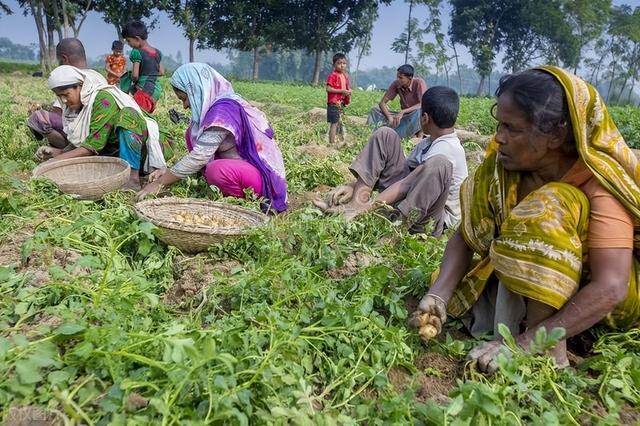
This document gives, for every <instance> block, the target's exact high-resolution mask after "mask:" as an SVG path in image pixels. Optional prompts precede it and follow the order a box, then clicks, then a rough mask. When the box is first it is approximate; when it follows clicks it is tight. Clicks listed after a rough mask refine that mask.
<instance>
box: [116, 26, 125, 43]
mask: <svg viewBox="0 0 640 426" xmlns="http://www.w3.org/2000/svg"><path fill="white" fill-rule="evenodd" d="M113 26H114V27H115V29H116V37H118V40H120V41H122V42H124V37H122V28H120V25H118V24H113Z"/></svg>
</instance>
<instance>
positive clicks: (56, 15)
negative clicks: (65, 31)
mask: <svg viewBox="0 0 640 426" xmlns="http://www.w3.org/2000/svg"><path fill="white" fill-rule="evenodd" d="M51 11H52V12H53V17H52V19H51V22H52V23H53V27H54V29H55V31H56V32H57V33H58V41H60V40H62V39H63V38H64V37H63V35H62V25H61V24H60V9H59V8H58V0H52V1H51Z"/></svg>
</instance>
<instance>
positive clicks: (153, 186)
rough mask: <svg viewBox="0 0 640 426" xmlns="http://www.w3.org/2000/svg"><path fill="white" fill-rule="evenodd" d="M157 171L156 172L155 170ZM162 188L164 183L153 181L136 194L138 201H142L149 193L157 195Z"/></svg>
mask: <svg viewBox="0 0 640 426" xmlns="http://www.w3.org/2000/svg"><path fill="white" fill-rule="evenodd" d="M156 171H158V170H156ZM154 173H155V172H154ZM161 189H162V184H161V183H160V182H158V181H157V180H156V181H155V182H151V183H149V184H147V185H146V186H145V187H144V188H142V189H141V190H140V191H138V193H137V194H136V201H142V200H144V198H145V197H147V196H148V195H156V194H157V193H158V192H160V190H161Z"/></svg>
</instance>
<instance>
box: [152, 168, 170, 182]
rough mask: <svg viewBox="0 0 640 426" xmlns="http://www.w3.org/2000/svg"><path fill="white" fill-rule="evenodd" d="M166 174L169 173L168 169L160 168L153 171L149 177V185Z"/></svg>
mask: <svg viewBox="0 0 640 426" xmlns="http://www.w3.org/2000/svg"><path fill="white" fill-rule="evenodd" d="M168 172H169V168H168V167H162V168H160V169H158V170H154V171H153V172H152V173H151V174H150V175H149V183H152V182H155V181H156V180H158V179H160V178H161V177H162V176H164V175H166V174H167V173H168Z"/></svg>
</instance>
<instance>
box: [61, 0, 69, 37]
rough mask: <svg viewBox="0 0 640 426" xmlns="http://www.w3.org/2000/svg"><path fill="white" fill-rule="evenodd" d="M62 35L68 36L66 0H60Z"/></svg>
mask: <svg viewBox="0 0 640 426" xmlns="http://www.w3.org/2000/svg"><path fill="white" fill-rule="evenodd" d="M62 35H63V36H64V38H67V37H69V15H68V13H67V2H66V0H62Z"/></svg>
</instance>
